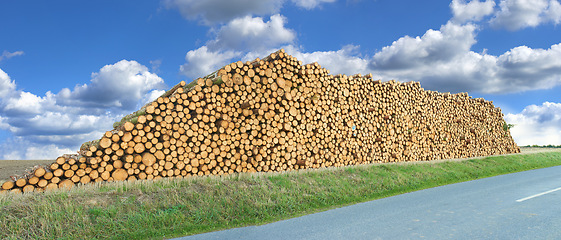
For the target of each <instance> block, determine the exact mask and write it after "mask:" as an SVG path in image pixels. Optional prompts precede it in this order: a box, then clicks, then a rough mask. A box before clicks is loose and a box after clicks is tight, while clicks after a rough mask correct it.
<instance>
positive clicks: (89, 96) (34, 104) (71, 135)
mask: <svg viewBox="0 0 561 240" xmlns="http://www.w3.org/2000/svg"><path fill="white" fill-rule="evenodd" d="M162 85H163V80H162V79H161V78H160V77H158V76H157V75H156V74H154V73H150V72H149V71H148V70H147V67H145V66H143V65H141V64H139V63H138V62H135V61H127V60H122V61H120V62H117V63H115V64H112V65H107V66H104V67H102V68H101V69H100V71H99V72H97V73H93V74H92V79H91V81H90V83H89V84H84V85H79V86H76V87H75V88H74V89H73V90H70V89H63V90H61V91H60V92H59V93H58V94H54V93H51V92H47V93H46V94H45V95H44V96H38V95H35V94H33V93H30V92H26V91H21V90H17V89H16V82H15V81H13V80H12V79H11V78H10V77H9V76H8V74H6V73H5V72H4V71H2V70H0V115H1V117H0V129H3V130H5V131H8V132H9V133H10V135H11V137H10V138H8V139H7V140H5V141H4V142H2V143H0V159H52V158H54V157H56V156H58V155H60V154H62V153H72V152H73V151H76V150H77V149H78V147H79V144H81V143H83V142H85V141H90V140H92V139H96V138H99V137H100V136H101V135H102V134H103V132H104V131H106V130H107V129H111V126H112V123H113V122H114V121H115V120H118V118H119V117H121V116H122V115H124V114H127V113H130V112H131V111H134V110H136V109H137V108H138V107H139V106H140V105H143V104H145V103H146V102H147V101H149V100H152V99H154V98H156V96H155V95H157V94H161V93H162V90H159V89H157V88H160V87H163V86H162Z"/></svg>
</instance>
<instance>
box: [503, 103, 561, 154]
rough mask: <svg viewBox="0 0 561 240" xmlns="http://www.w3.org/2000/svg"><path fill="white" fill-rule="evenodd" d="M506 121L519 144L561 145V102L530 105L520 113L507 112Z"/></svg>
mask: <svg viewBox="0 0 561 240" xmlns="http://www.w3.org/2000/svg"><path fill="white" fill-rule="evenodd" d="M505 121H506V122H507V123H509V124H514V125H515V126H514V127H513V128H511V129H510V132H511V134H512V137H513V138H514V140H515V142H516V143H517V144H518V145H521V146H525V145H534V144H536V145H549V144H552V145H561V103H552V102H544V103H543V104H542V105H541V106H537V105H530V106H527V107H526V108H524V110H523V111H522V112H520V113H518V114H510V113H509V114H506V115H505Z"/></svg>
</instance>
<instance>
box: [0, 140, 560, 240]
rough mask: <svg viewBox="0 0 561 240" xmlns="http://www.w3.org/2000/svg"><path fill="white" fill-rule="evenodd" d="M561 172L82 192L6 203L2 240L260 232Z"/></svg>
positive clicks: (416, 167)
mask: <svg viewBox="0 0 561 240" xmlns="http://www.w3.org/2000/svg"><path fill="white" fill-rule="evenodd" d="M556 165H561V152H560V151H555V152H547V153H545V152H544V153H536V154H518V155H509V156H497V157H487V158H482V159H472V160H465V161H448V162H438V163H432V162H431V163H422V164H383V165H364V166H353V167H345V168H333V169H320V170H309V171H299V172H289V173H281V174H239V175H231V176H226V177H197V178H189V179H172V180H160V181H152V182H147V181H137V182H132V183H122V182H121V183H106V184H96V185H88V186H82V187H79V188H75V189H73V190H70V191H53V192H48V193H32V194H24V195H21V194H19V195H16V194H3V195H0V238H2V239H4V238H7V239H37V238H40V239H76V238H77V239H153V238H159V239H161V238H171V237H179V236H185V235H190V234H196V233H203V232H208V231H216V230H221V229H227V228H233V227H241V226H247V225H258V224H264V223H269V222H273V221H277V220H281V219H286V218H292V217H296V216H301V215H305V214H309V213H313V212H318V211H323V210H327V209H331V208H336V207H340V206H345V205H349V204H353V203H358V202H364V201H368V200H373V199H378V198H383V197H388V196H393V195H397V194H401V193H405V192H411V191H415V190H419V189H425V188H431V187H436V186H440V185H445V184H450V183H456V182H461V181H467V180H472V179H478V178H484V177H489V176H495V175H500V174H506V173H511V172H518V171H524V170H529V169H536V168H544V167H550V166H556Z"/></svg>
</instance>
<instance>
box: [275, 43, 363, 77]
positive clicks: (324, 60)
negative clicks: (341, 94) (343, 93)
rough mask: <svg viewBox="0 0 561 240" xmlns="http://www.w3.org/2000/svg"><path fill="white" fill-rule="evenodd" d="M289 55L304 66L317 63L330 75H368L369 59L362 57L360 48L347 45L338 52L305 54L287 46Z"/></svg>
mask: <svg viewBox="0 0 561 240" xmlns="http://www.w3.org/2000/svg"><path fill="white" fill-rule="evenodd" d="M285 50H286V52H287V53H288V54H290V55H292V56H294V57H296V58H297V59H298V60H300V61H302V63H303V64H307V63H313V62H317V63H319V64H320V65H321V66H322V67H323V68H326V69H328V70H329V72H330V74H347V75H354V74H357V73H362V74H367V73H368V59H367V58H364V57H361V56H360V54H359V46H354V45H347V46H344V47H343V48H341V49H339V50H337V51H316V52H311V53H303V52H301V51H299V49H298V48H296V47H294V46H286V47H285Z"/></svg>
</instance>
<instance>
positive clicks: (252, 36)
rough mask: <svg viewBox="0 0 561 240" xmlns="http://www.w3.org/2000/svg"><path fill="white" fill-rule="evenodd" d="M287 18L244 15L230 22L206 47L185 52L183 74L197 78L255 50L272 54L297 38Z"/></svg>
mask: <svg viewBox="0 0 561 240" xmlns="http://www.w3.org/2000/svg"><path fill="white" fill-rule="evenodd" d="M285 22H286V19H285V18H284V17H283V16H281V15H279V14H276V15H273V16H271V17H270V19H269V21H267V22H265V21H264V20H263V18H261V17H249V16H246V17H241V18H236V19H234V20H232V21H230V22H229V23H228V24H226V25H224V26H222V27H220V28H219V29H218V30H214V31H211V32H212V33H214V35H215V37H214V39H212V40H210V41H208V42H207V43H206V45H205V46H202V47H200V48H198V49H195V50H191V51H189V52H187V54H186V55H185V61H186V63H185V64H183V65H181V66H180V70H179V71H180V72H181V74H183V75H185V76H187V77H189V78H191V79H194V78H198V77H203V76H205V75H206V74H209V73H211V72H213V71H215V70H217V69H218V68H220V67H222V66H224V65H226V64H228V63H230V62H231V61H232V60H233V59H234V58H240V57H243V56H244V52H245V53H246V54H251V53H255V52H259V53H264V54H268V52H267V51H269V50H268V49H275V48H277V47H280V45H281V44H286V43H291V42H293V41H294V39H295V38H296V37H295V35H296V34H295V33H294V31H293V30H291V29H287V28H285V27H284V24H285Z"/></svg>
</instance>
